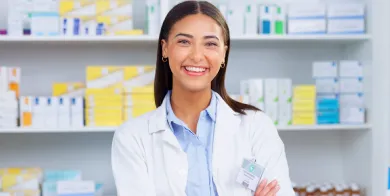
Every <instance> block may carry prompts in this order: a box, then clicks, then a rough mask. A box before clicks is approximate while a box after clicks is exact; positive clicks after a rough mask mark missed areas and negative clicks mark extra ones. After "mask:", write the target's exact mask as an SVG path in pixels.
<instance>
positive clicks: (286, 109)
mask: <svg viewBox="0 0 390 196" xmlns="http://www.w3.org/2000/svg"><path fill="white" fill-rule="evenodd" d="M278 125H280V126H286V125H292V104H291V102H289V103H280V104H279V106H278Z"/></svg>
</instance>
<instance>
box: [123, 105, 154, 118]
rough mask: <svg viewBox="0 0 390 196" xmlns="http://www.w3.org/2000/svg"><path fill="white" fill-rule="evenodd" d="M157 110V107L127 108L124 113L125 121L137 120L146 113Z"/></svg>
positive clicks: (140, 106)
mask: <svg viewBox="0 0 390 196" xmlns="http://www.w3.org/2000/svg"><path fill="white" fill-rule="evenodd" d="M155 109H156V106H155V105H154V104H153V105H136V106H133V107H126V108H125V111H124V120H129V119H132V118H136V117H138V116H141V115H143V114H145V113H148V112H150V111H153V110H155Z"/></svg>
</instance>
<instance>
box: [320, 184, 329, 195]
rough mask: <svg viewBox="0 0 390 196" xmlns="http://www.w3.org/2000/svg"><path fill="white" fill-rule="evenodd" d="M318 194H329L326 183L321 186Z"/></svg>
mask: <svg viewBox="0 0 390 196" xmlns="http://www.w3.org/2000/svg"><path fill="white" fill-rule="evenodd" d="M319 196H329V191H328V187H327V186H326V185H323V186H321V188H320V194H319Z"/></svg>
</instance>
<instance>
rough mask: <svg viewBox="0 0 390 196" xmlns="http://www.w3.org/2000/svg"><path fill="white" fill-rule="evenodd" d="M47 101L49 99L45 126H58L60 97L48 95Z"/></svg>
mask: <svg viewBox="0 0 390 196" xmlns="http://www.w3.org/2000/svg"><path fill="white" fill-rule="evenodd" d="M46 101H47V108H46V117H45V127H46V128H57V127H58V107H59V99H58V97H48V98H47V100H46Z"/></svg>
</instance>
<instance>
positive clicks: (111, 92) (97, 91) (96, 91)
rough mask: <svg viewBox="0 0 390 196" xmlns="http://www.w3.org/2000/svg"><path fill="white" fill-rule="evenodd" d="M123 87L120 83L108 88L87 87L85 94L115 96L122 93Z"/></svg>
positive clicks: (87, 95)
mask: <svg viewBox="0 0 390 196" xmlns="http://www.w3.org/2000/svg"><path fill="white" fill-rule="evenodd" d="M123 90H124V89H123V88H122V87H121V85H116V86H113V87H110V88H87V89H86V90H85V96H86V97H89V96H115V95H122V94H123V92H124V91H123Z"/></svg>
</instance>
